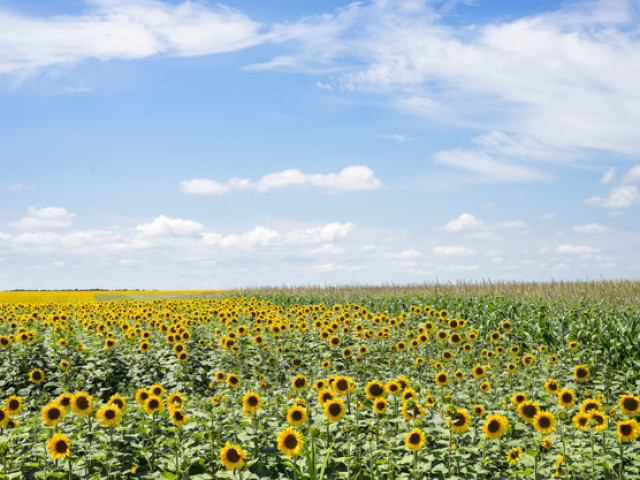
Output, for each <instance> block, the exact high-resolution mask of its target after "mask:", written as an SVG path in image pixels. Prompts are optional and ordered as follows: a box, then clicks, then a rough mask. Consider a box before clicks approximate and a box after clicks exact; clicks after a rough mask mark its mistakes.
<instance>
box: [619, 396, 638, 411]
mask: <svg viewBox="0 0 640 480" xmlns="http://www.w3.org/2000/svg"><path fill="white" fill-rule="evenodd" d="M622 405H623V406H624V408H626V409H627V410H631V411H632V412H633V411H635V410H637V409H638V400H636V399H635V398H633V397H627V398H625V399H624V401H623V402H622Z"/></svg>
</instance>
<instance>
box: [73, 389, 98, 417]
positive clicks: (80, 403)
mask: <svg viewBox="0 0 640 480" xmlns="http://www.w3.org/2000/svg"><path fill="white" fill-rule="evenodd" d="M71 409H72V410H73V412H74V413H75V414H76V415H80V416H81V417H84V416H85V415H86V414H87V413H91V412H92V411H93V397H92V396H91V395H89V394H88V393H87V392H78V393H76V394H74V395H73V396H72V397H71Z"/></svg>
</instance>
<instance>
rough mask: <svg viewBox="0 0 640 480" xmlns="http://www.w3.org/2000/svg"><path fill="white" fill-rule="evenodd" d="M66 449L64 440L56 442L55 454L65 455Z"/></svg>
mask: <svg viewBox="0 0 640 480" xmlns="http://www.w3.org/2000/svg"><path fill="white" fill-rule="evenodd" d="M68 449H69V447H68V446H67V442H65V441H64V440H58V441H57V442H56V447H55V450H56V452H57V453H67V450H68Z"/></svg>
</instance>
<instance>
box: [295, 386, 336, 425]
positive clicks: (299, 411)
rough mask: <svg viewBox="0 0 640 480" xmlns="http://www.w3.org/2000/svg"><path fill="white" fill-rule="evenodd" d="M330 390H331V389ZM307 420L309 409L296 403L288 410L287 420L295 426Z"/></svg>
mask: <svg viewBox="0 0 640 480" xmlns="http://www.w3.org/2000/svg"><path fill="white" fill-rule="evenodd" d="M329 391H330V390H329ZM306 421H307V409H306V408H304V407H301V406H300V405H298V404H296V405H294V406H292V407H291V408H290V409H289V411H288V412H287V422H289V424H290V425H293V426H294V427H297V426H299V425H302V424H303V423H305V422H306Z"/></svg>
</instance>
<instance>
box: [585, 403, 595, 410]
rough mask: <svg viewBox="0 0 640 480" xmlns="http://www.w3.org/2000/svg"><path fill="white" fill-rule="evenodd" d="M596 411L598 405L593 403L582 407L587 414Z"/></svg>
mask: <svg viewBox="0 0 640 480" xmlns="http://www.w3.org/2000/svg"><path fill="white" fill-rule="evenodd" d="M597 409H598V405H597V404H595V403H593V402H591V403H587V404H586V405H585V406H584V411H585V412H589V411H591V410H597Z"/></svg>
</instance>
